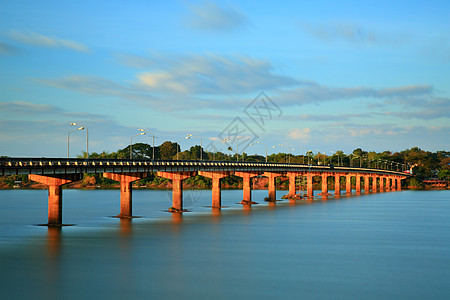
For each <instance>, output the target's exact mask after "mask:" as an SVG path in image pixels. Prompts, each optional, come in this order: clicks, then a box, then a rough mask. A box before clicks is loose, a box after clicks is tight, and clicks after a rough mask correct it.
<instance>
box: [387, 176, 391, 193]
mask: <svg viewBox="0 0 450 300" xmlns="http://www.w3.org/2000/svg"><path fill="white" fill-rule="evenodd" d="M390 189H391V177H390V176H388V177H386V190H390Z"/></svg>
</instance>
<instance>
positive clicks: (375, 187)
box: [372, 176, 377, 193]
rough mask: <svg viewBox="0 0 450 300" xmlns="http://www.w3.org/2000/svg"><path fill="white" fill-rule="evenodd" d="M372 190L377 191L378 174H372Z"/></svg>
mask: <svg viewBox="0 0 450 300" xmlns="http://www.w3.org/2000/svg"><path fill="white" fill-rule="evenodd" d="M372 191H373V192H374V193H376V192H377V176H372Z"/></svg>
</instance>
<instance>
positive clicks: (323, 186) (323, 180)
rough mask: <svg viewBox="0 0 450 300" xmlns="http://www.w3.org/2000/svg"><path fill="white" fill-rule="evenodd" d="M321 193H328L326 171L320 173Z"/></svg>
mask: <svg viewBox="0 0 450 300" xmlns="http://www.w3.org/2000/svg"><path fill="white" fill-rule="evenodd" d="M321 177H322V195H327V194H328V173H322V176H321Z"/></svg>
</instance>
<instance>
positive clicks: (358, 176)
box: [356, 174, 361, 194]
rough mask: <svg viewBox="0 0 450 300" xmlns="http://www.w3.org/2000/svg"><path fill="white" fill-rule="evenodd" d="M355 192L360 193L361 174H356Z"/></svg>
mask: <svg viewBox="0 0 450 300" xmlns="http://www.w3.org/2000/svg"><path fill="white" fill-rule="evenodd" d="M356 193H357V194H361V175H359V174H356Z"/></svg>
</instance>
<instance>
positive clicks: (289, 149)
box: [278, 144, 291, 163]
mask: <svg viewBox="0 0 450 300" xmlns="http://www.w3.org/2000/svg"><path fill="white" fill-rule="evenodd" d="M278 146H281V147H286V148H288V153H289V154H288V153H286V159H285V161H286V162H287V160H288V157H289V163H291V157H290V156H289V155H290V154H291V147H288V146H285V145H283V144H278Z"/></svg>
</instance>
